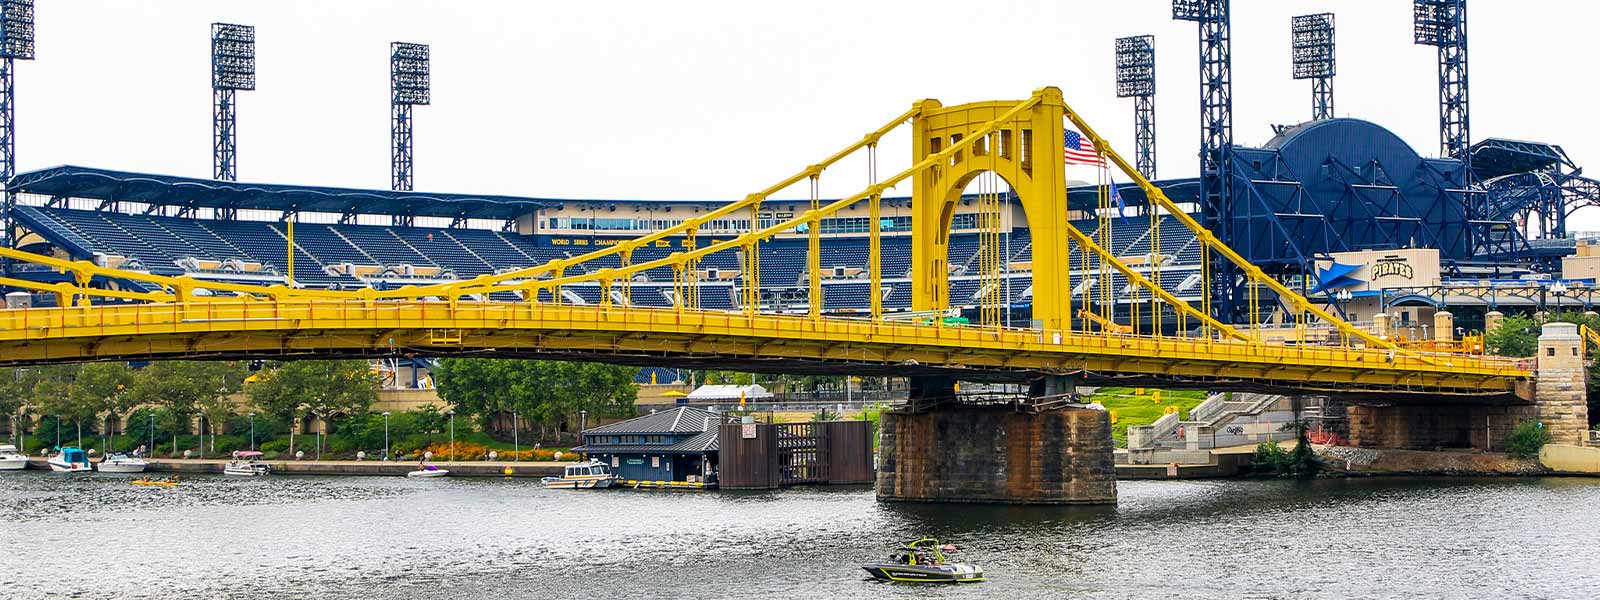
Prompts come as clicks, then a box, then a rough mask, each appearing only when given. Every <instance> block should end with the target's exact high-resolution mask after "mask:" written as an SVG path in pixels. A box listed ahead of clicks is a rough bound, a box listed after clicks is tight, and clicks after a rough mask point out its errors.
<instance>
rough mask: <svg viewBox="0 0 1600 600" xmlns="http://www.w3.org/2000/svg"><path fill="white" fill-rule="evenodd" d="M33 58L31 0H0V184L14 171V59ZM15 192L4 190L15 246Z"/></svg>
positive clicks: (10, 243) (8, 231) (2, 223)
mask: <svg viewBox="0 0 1600 600" xmlns="http://www.w3.org/2000/svg"><path fill="white" fill-rule="evenodd" d="M18 60H33V0H3V1H0V177H3V179H0V185H3V184H4V182H8V181H10V180H11V176H12V175H14V174H16V172H17V129H16V127H17V105H16V91H15V87H16V72H15V68H16V61H18ZM15 203H16V193H15V192H13V191H12V190H11V188H10V186H7V187H6V190H5V206H4V214H0V227H4V228H5V233H4V238H5V244H6V247H8V248H10V247H15V242H16V231H14V229H15V228H14V227H12V226H11V206H12V205H13V204H15Z"/></svg>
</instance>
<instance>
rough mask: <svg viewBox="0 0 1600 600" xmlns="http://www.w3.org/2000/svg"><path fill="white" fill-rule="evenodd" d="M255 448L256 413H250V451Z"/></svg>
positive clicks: (253, 450)
mask: <svg viewBox="0 0 1600 600" xmlns="http://www.w3.org/2000/svg"><path fill="white" fill-rule="evenodd" d="M255 450H256V414H255V413H250V451H251V452H255Z"/></svg>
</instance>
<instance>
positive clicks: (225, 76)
mask: <svg viewBox="0 0 1600 600" xmlns="http://www.w3.org/2000/svg"><path fill="white" fill-rule="evenodd" d="M254 89H256V28H255V27H254V26H251V25H233V24H229V23H212V24H211V156H212V161H211V164H212V172H211V178H212V179H220V180H223V181H238V180H239V164H238V151H239V138H238V129H237V125H238V113H237V112H236V106H235V105H234V92H237V91H239V90H247V91H248V90H254Z"/></svg>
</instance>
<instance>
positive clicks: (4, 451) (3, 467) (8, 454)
mask: <svg viewBox="0 0 1600 600" xmlns="http://www.w3.org/2000/svg"><path fill="white" fill-rule="evenodd" d="M26 468H28V457H26V456H23V455H22V453H21V452H17V447H16V446H13V445H11V444H0V471H16V470H19V469H26Z"/></svg>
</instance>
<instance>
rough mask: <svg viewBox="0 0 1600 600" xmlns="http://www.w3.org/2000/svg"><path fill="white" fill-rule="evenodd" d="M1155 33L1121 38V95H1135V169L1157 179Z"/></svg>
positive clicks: (1145, 176)
mask: <svg viewBox="0 0 1600 600" xmlns="http://www.w3.org/2000/svg"><path fill="white" fill-rule="evenodd" d="M1155 39H1156V38H1155V36H1153V35H1138V36H1132V37H1124V38H1117V97H1118V98H1133V141H1134V148H1135V150H1134V168H1136V169H1138V170H1139V174H1141V175H1144V178H1145V179H1150V180H1154V179H1155V178H1156V102H1155V100H1156V46H1155Z"/></svg>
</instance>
